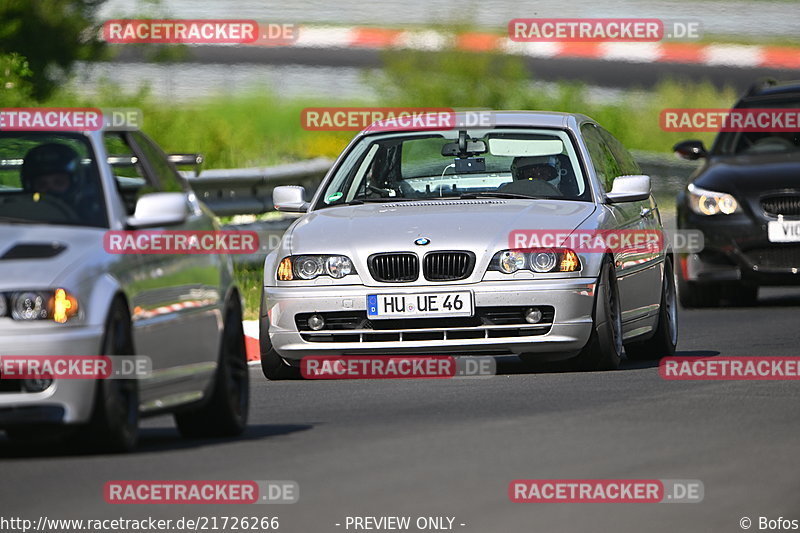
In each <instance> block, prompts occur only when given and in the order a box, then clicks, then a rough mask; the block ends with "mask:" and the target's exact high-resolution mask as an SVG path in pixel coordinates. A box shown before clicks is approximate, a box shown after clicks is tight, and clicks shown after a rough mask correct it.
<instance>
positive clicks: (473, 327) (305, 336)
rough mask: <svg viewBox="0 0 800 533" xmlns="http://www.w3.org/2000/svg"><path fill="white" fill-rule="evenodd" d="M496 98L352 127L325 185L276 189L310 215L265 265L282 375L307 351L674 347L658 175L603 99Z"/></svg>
mask: <svg viewBox="0 0 800 533" xmlns="http://www.w3.org/2000/svg"><path fill="white" fill-rule="evenodd" d="M487 113H488V118H489V121H488V122H486V121H483V122H481V125H480V126H478V127H475V126H467V125H466V124H469V123H471V122H470V120H469V119H468V117H466V116H465V115H463V114H459V115H458V116H457V117H456V119H455V120H454V121H453V124H452V125H450V126H448V127H442V128H440V129H432V128H431V127H430V123H426V122H425V121H419V122H418V123H424V124H426V126H424V127H416V126H413V125H412V126H411V127H407V126H404V127H400V126H396V127H393V126H392V125H391V124H389V121H386V122H384V123H383V124H382V127H370V128H368V129H367V130H365V131H362V132H361V133H359V134H358V135H357V136H356V137H355V138H354V139H353V140H352V142H351V143H350V144H349V145H348V147H347V148H346V149H345V150H344V151H343V153H342V154H341V155H340V157H339V158H338V159H337V160H336V162H335V163H334V165H333V167H332V168H331V170H330V172H329V173H328V174H327V176H326V177H325V178H324V180H323V182H322V184H321V185H320V187H319V188H318V190H317V191H316V193H315V194H314V196H313V198H312V199H311V200H310V201H306V199H305V191H304V190H303V188H302V187H296V186H295V187H278V188H276V189H275V191H274V193H273V201H274V204H275V207H276V208H277V209H278V210H280V211H285V212H296V213H302V216H300V217H299V218H298V219H297V220H296V221H295V222H294V223H293V224H292V226H291V227H290V228H289V229H288V230H287V232H286V233H285V235H284V237H283V240H282V242H281V244H280V246H279V247H278V248H276V249H275V250H274V251H272V253H270V255H269V256H268V257H267V259H266V262H265V265H264V290H263V295H262V303H261V313H260V344H261V362H262V368H263V371H264V374H265V375H266V377H267V378H269V379H288V378H293V377H297V376H298V374H299V371H298V368H299V367H300V365H301V362H302V359H303V358H304V357H306V356H325V355H333V356H344V357H346V356H358V355H370V356H376V355H377V356H380V355H405V354H408V355H412V354H451V355H464V356H468V355H518V356H520V357H521V358H522V359H523V360H528V361H531V360H532V361H536V360H559V359H571V360H572V361H573V362H574V364H575V365H576V368H581V369H592V370H599V369H614V368H617V367H618V366H619V364H620V360H621V358H622V357H623V356H624V355H625V354H626V355H627V357H628V358H632V359H633V358H636V359H657V358H659V357H662V356H667V355H671V354H672V353H674V350H675V345H676V343H677V315H676V303H675V284H674V276H673V263H672V261H673V260H672V256H671V254H670V253H668V246H666V245H665V243H664V240H663V238H661V235H662V234H661V230H662V226H661V217H660V214H659V211H658V206H657V205H656V202H655V200H654V198H653V197H652V195H651V194H650V178H649V177H648V176H644V175H642V172H641V170H640V168H639V166H638V165H637V163H636V162H635V161H634V159H633V158H632V157H631V155H630V154H629V153H628V151H627V150H626V149H625V148H624V147H623V146H622V144H621V143H620V142H619V141H618V140H617V139H615V138H614V137H613V136H612V135H611V134H610V133H609V132H608V131H606V130H605V129H603V128H602V127H601V126H600V125H598V124H597V123H596V122H594V121H593V120H591V119H590V118H588V117H586V116H583V115H578V114H566V113H550V112H487ZM472 123H474V121H473V122H472ZM651 238H655V239H656V240H652V239H651ZM644 242H647V243H648V244H647V245H642V243H644ZM637 243H638V244H637Z"/></svg>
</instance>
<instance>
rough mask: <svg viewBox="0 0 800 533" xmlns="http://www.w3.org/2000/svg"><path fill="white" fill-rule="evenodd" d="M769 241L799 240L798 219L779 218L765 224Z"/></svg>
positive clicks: (799, 225) (799, 222)
mask: <svg viewBox="0 0 800 533" xmlns="http://www.w3.org/2000/svg"><path fill="white" fill-rule="evenodd" d="M767 237H768V238H769V242H800V220H781V221H773V222H770V223H769V224H767Z"/></svg>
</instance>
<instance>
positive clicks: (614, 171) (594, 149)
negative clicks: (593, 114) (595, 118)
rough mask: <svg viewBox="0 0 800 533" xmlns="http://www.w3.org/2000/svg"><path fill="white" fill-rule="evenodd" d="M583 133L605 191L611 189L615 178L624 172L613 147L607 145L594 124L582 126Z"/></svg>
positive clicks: (593, 164)
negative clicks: (613, 151)
mask: <svg viewBox="0 0 800 533" xmlns="http://www.w3.org/2000/svg"><path fill="white" fill-rule="evenodd" d="M581 134H582V135H583V140H584V142H585V143H586V148H587V149H588V150H589V156H590V157H591V158H592V166H593V167H594V171H595V173H596V174H597V179H598V181H599V182H600V185H601V187H602V188H603V191H604V192H608V191H610V190H611V187H612V186H613V183H614V178H616V177H617V176H621V175H622V174H623V172H622V170H621V169H620V167H619V163H618V162H617V160H616V159H615V158H614V154H613V153H612V151H611V149H610V148H609V147H608V145H606V143H605V141H603V138H602V137H601V136H600V132H599V131H598V129H597V127H596V126H595V125H594V124H584V125H583V126H581Z"/></svg>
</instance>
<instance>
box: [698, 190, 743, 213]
mask: <svg viewBox="0 0 800 533" xmlns="http://www.w3.org/2000/svg"><path fill="white" fill-rule="evenodd" d="M688 192H689V208H690V209H691V210H692V211H694V212H695V213H697V214H698V215H718V214H720V213H722V214H723V215H731V214H733V213H735V212H736V211H737V210H738V209H739V204H738V203H737V202H736V198H734V197H733V196H731V195H730V194H727V193H724V192H715V191H707V190H705V189H701V188H700V187H695V186H694V185H693V184H689V187H688Z"/></svg>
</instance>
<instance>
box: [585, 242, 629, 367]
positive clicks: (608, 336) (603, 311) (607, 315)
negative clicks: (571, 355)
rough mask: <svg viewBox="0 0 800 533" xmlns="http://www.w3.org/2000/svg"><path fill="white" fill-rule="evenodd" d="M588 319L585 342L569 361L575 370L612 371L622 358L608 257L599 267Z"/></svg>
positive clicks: (617, 307) (616, 299)
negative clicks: (590, 322)
mask: <svg viewBox="0 0 800 533" xmlns="http://www.w3.org/2000/svg"><path fill="white" fill-rule="evenodd" d="M592 318H593V324H594V327H593V328H592V333H591V335H590V337H589V341H588V342H587V343H586V346H584V348H583V349H582V350H581V352H580V353H579V354H578V356H577V357H575V359H574V360H573V363H574V365H575V367H576V369H578V370H616V369H617V368H619V365H620V362H621V361H622V310H621V308H620V301H619V288H618V286H617V276H616V272H615V271H614V265H613V263H612V262H611V259H610V258H606V259H605V260H604V261H603V266H602V267H601V268H600V276H599V277H598V278H597V291H596V296H595V301H594V311H593V312H592Z"/></svg>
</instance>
